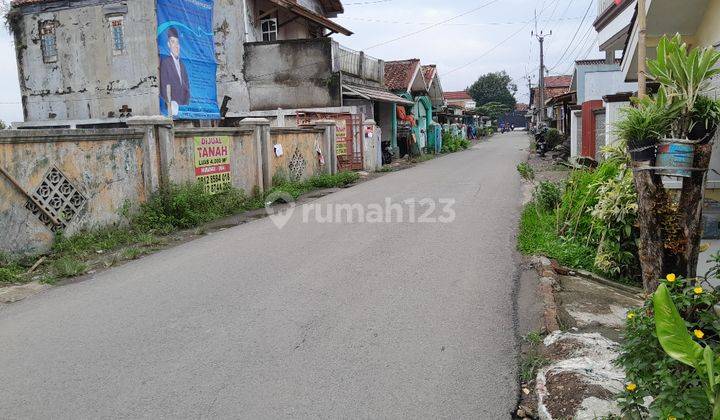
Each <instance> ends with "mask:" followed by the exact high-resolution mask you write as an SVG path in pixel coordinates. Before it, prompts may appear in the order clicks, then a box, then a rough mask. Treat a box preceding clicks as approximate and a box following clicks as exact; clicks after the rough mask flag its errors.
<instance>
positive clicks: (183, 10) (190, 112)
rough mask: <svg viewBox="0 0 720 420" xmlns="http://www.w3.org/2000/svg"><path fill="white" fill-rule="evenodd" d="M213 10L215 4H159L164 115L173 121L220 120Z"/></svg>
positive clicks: (202, 0)
mask: <svg viewBox="0 0 720 420" xmlns="http://www.w3.org/2000/svg"><path fill="white" fill-rule="evenodd" d="M213 6H214V0H157V17H158V33H157V43H158V50H159V51H158V53H159V55H160V80H159V84H160V111H161V112H162V113H163V115H172V117H173V118H174V119H196V120H213V119H220V108H219V107H218V101H217V82H216V71H217V63H216V62H215V43H214V40H213ZM168 87H169V89H168ZM168 90H169V91H170V92H169V96H168ZM168 108H169V109H170V111H171V112H168Z"/></svg>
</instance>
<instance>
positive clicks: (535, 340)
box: [524, 331, 543, 346]
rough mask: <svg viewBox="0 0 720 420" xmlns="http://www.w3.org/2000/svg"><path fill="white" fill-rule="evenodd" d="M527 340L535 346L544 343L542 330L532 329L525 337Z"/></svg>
mask: <svg viewBox="0 0 720 420" xmlns="http://www.w3.org/2000/svg"><path fill="white" fill-rule="evenodd" d="M524 338H525V341H527V342H528V343H530V344H531V345H533V346H539V345H540V343H542V340H543V338H542V333H541V332H540V331H531V332H529V333H527V335H526V336H525V337H524Z"/></svg>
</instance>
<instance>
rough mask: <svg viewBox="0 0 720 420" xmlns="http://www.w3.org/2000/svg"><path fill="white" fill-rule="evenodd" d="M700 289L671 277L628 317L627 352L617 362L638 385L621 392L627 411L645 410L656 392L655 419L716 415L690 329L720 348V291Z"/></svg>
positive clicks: (654, 402)
mask: <svg viewBox="0 0 720 420" xmlns="http://www.w3.org/2000/svg"><path fill="white" fill-rule="evenodd" d="M670 279H672V280H673V281H672V282H671V281H669V280H670ZM696 287H698V284H697V283H694V282H693V281H690V280H686V279H682V278H678V279H675V278H674V276H673V277H669V279H668V280H666V281H663V284H662V285H661V286H660V288H659V289H658V293H656V294H655V296H654V298H652V299H648V300H647V301H646V302H645V304H644V306H643V307H642V308H639V309H636V310H634V311H632V312H631V313H630V314H629V315H628V320H627V325H626V330H625V341H624V342H623V344H622V353H621V356H620V357H619V358H618V360H617V361H616V363H618V364H619V365H620V366H622V367H623V368H624V369H625V371H626V373H627V378H628V381H630V382H632V383H635V384H637V389H636V390H635V391H633V392H630V391H625V392H623V393H622V394H621V395H620V399H619V401H620V404H621V406H622V408H623V411H624V412H625V413H626V414H628V415H635V416H638V415H639V414H640V413H644V412H645V409H644V408H643V407H642V402H643V399H644V398H645V397H648V396H651V397H653V398H654V401H653V403H652V404H651V405H650V413H649V414H650V415H651V416H652V417H653V418H661V419H667V418H669V417H670V416H673V417H675V418H677V419H708V418H711V417H712V409H711V405H710V401H711V400H710V399H709V394H708V393H706V392H705V387H704V381H706V380H705V379H703V376H702V375H698V373H697V370H696V368H695V366H694V365H693V363H695V362H697V361H698V358H697V357H693V356H691V354H693V353H695V352H697V351H698V349H700V353H702V349H701V346H700V345H699V344H698V343H697V342H696V341H695V339H693V338H692V336H691V335H690V333H689V331H695V330H699V331H702V333H703V336H702V337H703V338H702V339H699V338H698V340H700V342H701V343H702V344H703V345H705V346H709V347H710V348H711V350H712V351H714V352H716V351H717V350H718V347H719V345H720V343H719V342H718V340H719V339H720V319H718V317H717V315H716V313H715V311H714V308H713V307H714V305H716V304H718V303H720V293H719V292H717V291H714V290H707V289H704V290H702V293H699V294H698V293H696V290H695V288H696ZM671 305H672V306H671ZM673 308H674V309H673ZM663 347H667V349H668V350H669V353H666V352H665V351H664V350H663ZM671 355H672V356H671ZM699 357H700V358H702V354H701V355H700V356H699ZM688 362H690V363H688ZM705 377H707V376H705Z"/></svg>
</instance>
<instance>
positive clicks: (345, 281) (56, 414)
mask: <svg viewBox="0 0 720 420" xmlns="http://www.w3.org/2000/svg"><path fill="white" fill-rule="evenodd" d="M526 144H527V137H526V134H525V133H512V134H505V135H499V136H495V137H494V138H493V139H492V140H491V141H489V142H484V143H481V144H479V145H478V146H476V147H474V148H472V149H471V150H468V151H465V152H461V153H456V154H453V155H449V156H444V157H441V158H439V159H435V160H433V161H430V162H426V163H423V164H421V165H418V166H416V167H414V168H411V169H408V170H405V171H400V172H395V173H391V174H387V175H385V176H383V177H380V178H378V179H375V180H372V181H369V182H366V183H363V184H360V185H358V186H356V187H353V188H350V189H347V190H343V191H341V192H339V193H336V194H333V195H330V196H326V197H324V198H322V199H319V200H318V201H316V202H315V203H316V204H320V205H322V206H327V205H337V204H341V205H342V204H360V205H361V206H363V207H364V208H367V209H368V210H369V209H371V208H373V207H371V206H370V205H371V204H373V203H377V204H378V205H384V203H385V201H386V199H390V200H391V202H392V203H403V202H404V201H405V200H408V199H413V198H414V199H416V200H420V199H425V198H430V199H433V200H439V199H454V200H455V205H454V206H453V207H452V210H453V211H454V212H455V219H454V221H452V222H449V223H447V222H448V221H447V220H445V218H444V216H448V217H449V216H450V213H449V212H448V213H445V212H443V211H442V210H443V207H444V206H443V205H440V204H439V205H438V207H437V209H436V211H435V212H434V213H432V214H431V216H430V217H443V220H444V221H445V222H446V223H439V222H438V223H410V222H409V221H408V220H407V219H409V218H410V216H409V215H407V216H405V217H407V219H405V220H404V222H403V223H347V220H345V222H342V221H340V222H339V221H338V220H334V221H335V222H336V223H318V222H317V221H316V220H315V219H314V218H313V217H312V214H310V213H308V214H309V216H308V217H307V218H308V223H304V222H303V218H305V215H303V213H304V211H300V209H299V208H298V209H295V213H294V214H293V215H292V218H291V219H290V220H289V222H288V223H287V225H286V226H285V227H284V228H283V229H278V228H277V227H276V226H275V224H274V223H273V221H272V220H271V219H263V220H258V221H254V222H252V223H248V224H245V225H242V226H238V227H235V228H232V229H228V230H225V231H221V232H217V233H214V234H211V235H208V236H205V237H203V238H201V239H198V240H196V241H193V242H190V243H186V244H184V245H181V246H178V247H175V248H173V249H169V250H165V251H163V252H160V253H157V254H155V255H152V256H149V257H146V258H143V259H141V260H139V261H135V262H132V263H129V264H127V265H124V266H122V267H117V268H115V269H112V270H109V271H106V272H103V273H100V274H97V275H95V276H94V277H93V278H90V279H88V280H86V281H82V282H78V283H75V284H71V285H67V286H63V287H58V288H55V289H52V290H49V291H47V292H44V293H41V294H39V295H36V296H34V297H32V298H29V299H27V300H26V301H23V302H20V303H17V304H13V305H8V306H5V307H2V308H1V309H0V417H1V418H50V417H52V418H69V419H80V418H217V417H221V418H252V419H255V418H308V417H311V418H341V417H342V418H348V417H350V418H358V417H362V418H381V417H382V418H411V419H415V418H474V419H504V418H509V417H510V412H511V411H512V410H513V408H514V404H515V402H516V396H517V385H516V372H517V356H516V354H517V352H516V350H517V349H516V347H517V339H516V337H515V325H514V322H515V313H514V312H515V311H514V307H513V306H514V305H513V291H514V289H515V283H516V282H517V277H518V274H517V273H518V270H517V258H516V254H515V233H516V227H517V224H518V217H519V212H520V200H521V192H520V191H521V188H520V179H519V176H518V175H517V174H516V169H515V167H516V165H517V163H519V162H520V161H521V160H522V158H523V157H524V156H525V152H523V151H522V149H523V148H524V146H525V145H526ZM426 204H427V203H426ZM419 207H420V205H419V204H418V205H415V206H412V205H408V204H406V205H405V207H404V211H405V212H407V213H409V212H410V208H416V210H418V213H425V210H423V211H421V210H422V209H420V208H419ZM321 208H326V207H321ZM374 208H375V209H376V208H377V206H376V207H374ZM425 208H426V209H428V208H429V207H425ZM417 217H419V215H418V216H417ZM358 218H359V216H358ZM368 218H370V216H369V215H368ZM391 218H393V220H396V219H397V216H395V215H393V216H391ZM375 221H377V220H375ZM341 222H342V223H341Z"/></svg>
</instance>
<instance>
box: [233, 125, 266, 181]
mask: <svg viewBox="0 0 720 420" xmlns="http://www.w3.org/2000/svg"><path fill="white" fill-rule="evenodd" d="M239 126H240V127H246V128H251V129H252V130H253V142H254V144H255V153H256V162H257V168H256V171H257V180H258V185H257V186H258V187H259V188H260V192H264V191H267V190H270V189H271V188H272V174H271V173H270V172H271V165H272V156H271V153H273V147H272V145H271V144H269V143H270V120H268V119H266V118H245V119H244V120H242V121H240V123H239Z"/></svg>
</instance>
